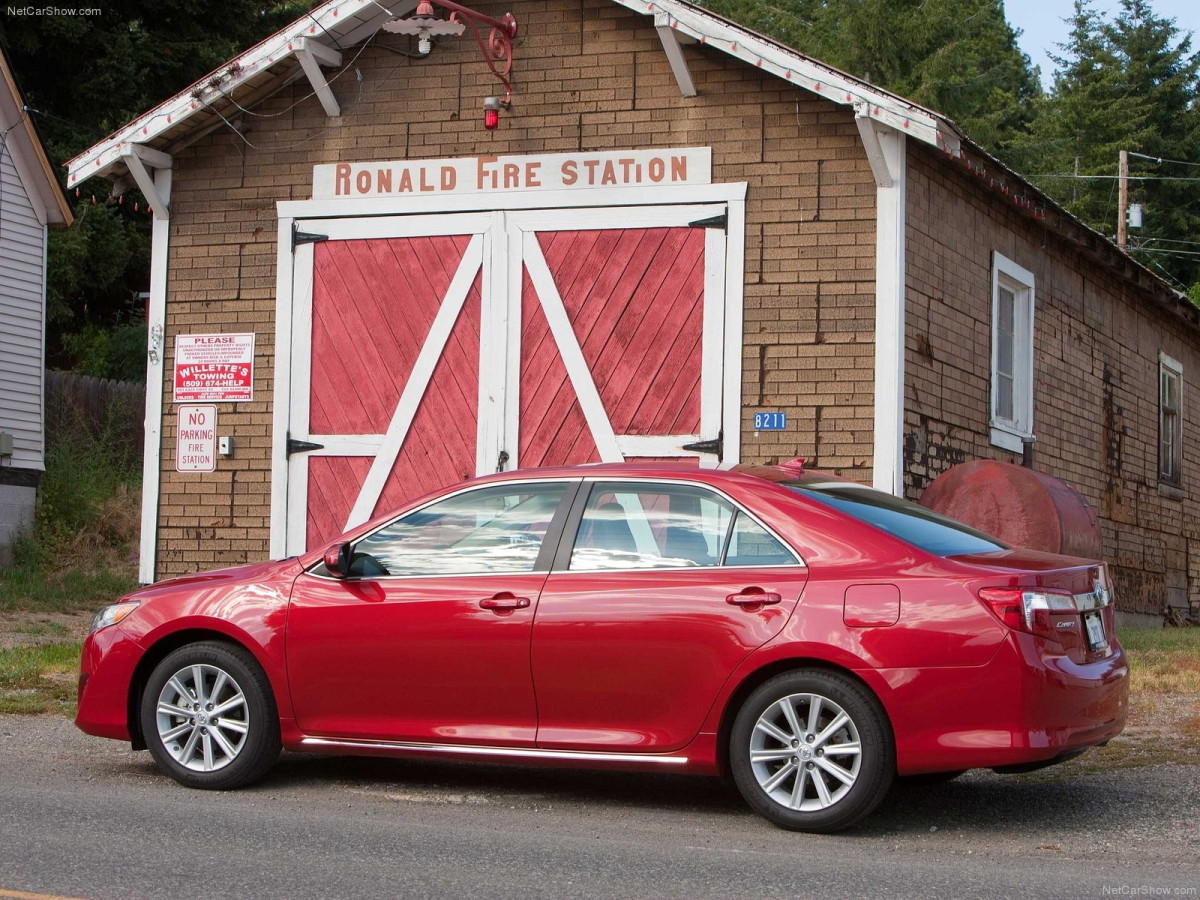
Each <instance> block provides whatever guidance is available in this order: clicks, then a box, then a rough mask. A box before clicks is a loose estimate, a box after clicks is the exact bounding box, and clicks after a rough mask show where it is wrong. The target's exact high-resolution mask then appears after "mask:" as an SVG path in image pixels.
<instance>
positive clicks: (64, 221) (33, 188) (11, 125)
mask: <svg viewBox="0 0 1200 900" xmlns="http://www.w3.org/2000/svg"><path fill="white" fill-rule="evenodd" d="M3 152H7V153H9V155H10V156H11V158H12V161H13V165H14V166H15V167H16V169H17V172H18V174H19V175H20V177H21V183H22V184H23V185H24V186H25V190H26V192H27V193H28V194H29V199H30V202H31V203H33V204H34V209H35V210H36V211H37V213H38V219H39V220H40V221H41V223H42V224H43V225H70V224H71V222H72V221H73V216H72V215H71V205H70V204H69V203H68V202H67V197H66V194H64V193H63V189H62V186H61V185H60V184H59V183H58V178H57V177H56V176H55V174H54V167H53V166H52V165H51V164H50V160H49V158H48V157H47V156H46V147H45V145H44V144H43V143H42V138H41V135H39V134H38V132H37V128H36V127H35V126H34V124H33V120H32V119H30V117H29V113H28V112H27V109H26V104H25V95H24V94H22V93H21V88H20V86H19V85H18V84H17V80H16V78H14V77H13V73H12V68H11V67H10V66H9V64H8V54H6V53H5V52H4V51H3V48H0V153H3Z"/></svg>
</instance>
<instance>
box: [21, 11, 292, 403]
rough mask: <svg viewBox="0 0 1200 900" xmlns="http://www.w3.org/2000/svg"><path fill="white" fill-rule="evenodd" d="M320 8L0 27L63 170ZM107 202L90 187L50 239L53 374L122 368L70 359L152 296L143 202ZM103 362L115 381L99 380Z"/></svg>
mask: <svg viewBox="0 0 1200 900" xmlns="http://www.w3.org/2000/svg"><path fill="white" fill-rule="evenodd" d="M315 5H316V2H315V0H284V2H278V0H276V2H270V0H224V2H221V3H194V2H184V0H155V2H151V0H115V2H110V3H105V4H104V5H103V8H102V9H98V8H97V14H95V15H91V16H85V15H42V16H0V44H3V46H4V49H5V51H6V52H7V53H8V55H9V57H10V59H11V60H12V64H13V70H14V72H15V74H16V76H17V79H18V82H19V83H20V85H21V87H22V89H23V90H24V93H25V95H26V99H27V101H28V104H29V106H30V107H31V109H32V110H33V112H31V114H30V115H31V116H32V118H33V121H34V123H35V124H36V125H37V126H38V130H39V131H40V133H41V134H42V137H43V139H44V141H45V143H46V147H47V150H48V152H49V156H50V159H51V162H52V163H54V164H55V165H59V164H62V163H65V162H66V161H67V160H69V159H71V158H72V157H74V156H76V155H77V154H79V153H80V152H82V151H83V150H86V149H87V148H88V147H90V146H91V145H92V144H94V143H96V142H97V141H99V140H101V139H103V138H104V136H105V135H106V134H109V133H111V132H113V131H115V130H116V129H117V128H119V127H121V126H122V125H123V124H124V123H125V122H127V121H129V120H130V119H133V118H134V117H136V116H138V115H140V114H141V113H143V112H145V111H146V110H147V109H150V108H151V107H153V106H155V105H156V104H158V103H160V102H161V101H162V100H164V99H165V98H167V97H169V96H171V95H172V94H174V93H177V92H178V91H181V90H183V89H184V88H186V87H187V86H188V85H189V84H192V83H193V82H195V81H197V80H199V79H200V78H202V77H203V76H204V75H205V74H207V73H208V72H210V71H213V70H214V69H216V68H218V67H219V66H221V65H222V64H223V63H224V62H225V61H226V60H228V59H230V58H231V57H233V56H235V55H236V54H238V53H239V52H241V51H242V50H243V49H245V48H247V47H250V46H252V45H253V44H255V43H257V42H258V41H260V40H262V39H263V38H264V37H266V36H267V35H269V34H271V33H272V32H274V31H277V30H278V29H280V28H282V27H283V26H284V25H286V24H287V23H288V22H290V21H292V20H293V19H296V18H298V17H299V16H300V15H302V14H303V13H304V12H306V11H307V10H309V9H311V8H312V7H313V6H315ZM60 171H61V170H60ZM110 190H111V187H110V185H109V184H108V183H107V182H105V181H104V180H103V179H93V180H92V181H89V182H87V183H85V184H84V185H83V187H82V190H81V191H80V197H79V198H78V199H76V198H75V197H74V191H72V192H71V199H72V200H73V202H74V207H75V216H76V219H75V224H74V225H72V226H71V228H69V229H66V230H56V231H52V232H51V234H50V246H49V267H48V278H47V319H48V328H47V358H48V362H49V363H50V364H51V365H52V366H54V367H55V368H59V369H66V370H71V371H79V372H83V373H85V374H95V375H106V374H107V373H108V371H111V370H113V369H121V370H124V369H125V368H126V364H125V362H116V361H115V360H114V359H113V357H112V353H113V352H114V351H109V352H108V353H107V354H102V355H101V356H99V357H97V356H96V354H95V353H91V354H90V355H88V356H85V357H84V358H83V359H80V358H77V357H76V356H74V355H73V353H74V352H75V351H76V350H79V349H83V350H89V351H90V350H92V349H94V347H93V345H94V341H93V340H92V338H91V337H90V336H89V335H90V333H91V331H92V330H94V329H101V330H111V329H114V328H117V327H120V326H121V325H122V324H123V323H125V322H127V321H128V318H127V313H126V311H127V310H128V308H129V307H130V304H131V303H133V302H134V301H135V300H136V298H137V295H138V293H139V292H141V291H145V290H148V288H149V235H150V217H149V216H147V215H146V212H145V209H146V203H145V200H144V199H143V198H142V197H141V196H140V195H139V194H138V193H137V192H130V193H129V194H128V195H127V197H126V200H125V202H124V204H122V205H117V204H115V203H110V202H108V196H109V192H110ZM93 196H95V197H96V198H97V200H98V201H99V202H98V203H96V204H93V202H92V197H93ZM135 203H137V204H138V206H139V211H138V212H134V211H133V206H134V204H135ZM79 335H83V337H78V336H79ZM68 336H77V337H76V338H75V339H74V340H73V341H72V340H68ZM126 339H127V338H118V339H117V340H118V342H120V341H124V340H126ZM142 352H144V351H142ZM97 360H99V361H100V362H101V363H102V364H103V365H104V366H105V367H107V370H100V371H98V370H96V369H94V368H91V366H92V364H94V363H95V362H96V361H97ZM143 369H144V356H142V355H141V353H139V364H138V370H139V372H141V371H142V370H143ZM143 377H144V374H143V375H139V376H138V378H139V380H140V379H141V378H143Z"/></svg>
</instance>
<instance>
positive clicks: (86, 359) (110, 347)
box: [63, 323, 146, 381]
mask: <svg viewBox="0 0 1200 900" xmlns="http://www.w3.org/2000/svg"><path fill="white" fill-rule="evenodd" d="M63 348H64V350H65V351H66V353H67V354H68V355H69V356H70V357H71V358H72V359H74V360H75V370H76V371H77V372H82V373H85V374H87V375H95V376H96V377H97V378H114V379H116V380H117V381H145V380H146V365H145V358H146V325H145V323H126V324H123V325H117V326H115V327H113V328H111V329H106V328H101V327H100V326H99V325H96V324H94V323H88V324H86V325H85V326H84V327H83V330H82V331H78V332H76V333H74V334H67V335H63Z"/></svg>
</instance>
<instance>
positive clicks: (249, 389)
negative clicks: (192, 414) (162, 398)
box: [174, 334, 254, 403]
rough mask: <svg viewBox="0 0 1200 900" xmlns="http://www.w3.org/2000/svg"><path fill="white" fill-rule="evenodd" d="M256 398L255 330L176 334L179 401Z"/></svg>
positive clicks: (177, 399) (225, 401)
mask: <svg viewBox="0 0 1200 900" xmlns="http://www.w3.org/2000/svg"><path fill="white" fill-rule="evenodd" d="M253 399H254V335H253V334H180V335H177V336H176V337H175V395H174V400H175V402H176V403H191V402H196V401H206V402H210V403H212V402H215V403H238V402H241V401H245V400H253Z"/></svg>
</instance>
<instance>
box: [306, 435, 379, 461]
mask: <svg viewBox="0 0 1200 900" xmlns="http://www.w3.org/2000/svg"><path fill="white" fill-rule="evenodd" d="M383 438H384V436H383V435H382V434H310V435H309V436H308V437H307V438H306V439H305V440H308V441H312V443H314V444H320V445H321V449H319V450H306V451H305V453H304V455H305V456H374V455H375V454H377V453H378V452H379V448H380V447H381V446H382V445H383Z"/></svg>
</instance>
